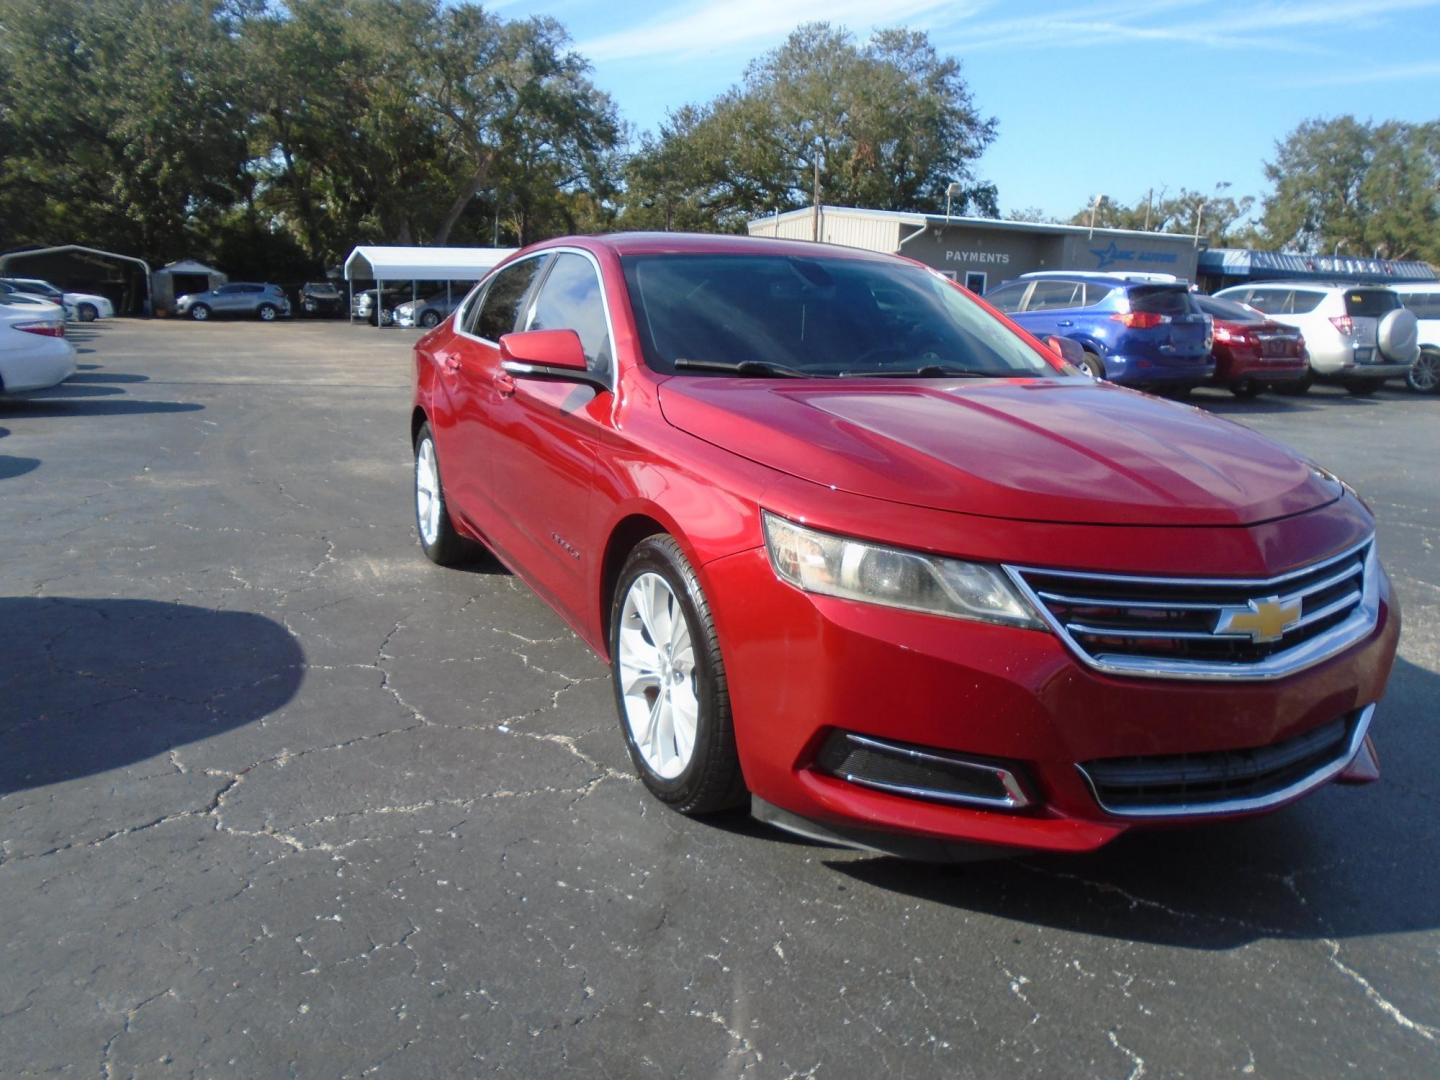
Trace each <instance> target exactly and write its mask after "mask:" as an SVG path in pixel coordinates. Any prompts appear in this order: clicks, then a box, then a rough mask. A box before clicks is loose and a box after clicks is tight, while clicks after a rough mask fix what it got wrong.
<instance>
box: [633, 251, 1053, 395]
mask: <svg viewBox="0 0 1440 1080" xmlns="http://www.w3.org/2000/svg"><path fill="white" fill-rule="evenodd" d="M621 262H622V265H623V267H624V270H625V281H626V284H627V286H628V287H629V291H630V299H631V303H632V304H633V306H634V308H635V316H636V322H637V325H638V327H639V330H640V344H641V349H642V351H643V352H644V356H645V362H646V363H647V364H648V365H649V366H650V367H651V368H653V369H654V370H656V371H658V372H661V373H664V374H667V375H668V374H674V373H675V372H676V370H677V367H678V369H679V370H682V371H684V372H685V373H686V374H705V373H706V365H713V369H712V370H711V371H710V373H712V374H725V373H726V370H727V369H728V371H729V373H730V374H735V373H737V366H739V367H743V368H744V370H739V371H738V373H739V374H764V372H762V371H760V370H759V368H761V367H771V368H774V369H777V370H783V371H785V372H787V373H789V374H792V375H793V374H803V375H807V376H831V377H835V376H842V375H860V374H865V375H869V374H877V375H884V374H910V375H917V374H922V373H923V374H925V375H933V376H936V377H939V376H944V375H951V374H983V375H995V376H1001V377H1004V376H1015V375H1026V376H1056V377H1059V376H1060V375H1061V373H1060V371H1058V370H1057V369H1056V368H1055V367H1052V366H1051V365H1050V364H1048V363H1047V362H1046V361H1045V359H1044V358H1043V357H1042V356H1041V355H1039V354H1038V353H1037V352H1036V351H1035V350H1034V349H1033V348H1031V347H1029V346H1028V345H1026V344H1025V342H1024V341H1023V340H1021V339H1020V338H1019V337H1017V336H1016V335H1015V334H1014V332H1013V331H1011V330H1010V329H1008V328H1007V327H1006V326H1005V325H1004V324H1003V323H1001V322H999V321H998V320H997V319H995V317H994V316H992V315H991V314H989V312H987V311H985V310H984V309H983V308H981V307H980V306H979V305H978V304H976V303H974V302H973V301H972V300H969V299H967V297H966V295H965V294H963V293H962V292H961V291H960V290H959V289H957V288H956V287H955V286H954V285H952V284H951V283H950V282H948V281H946V280H944V279H942V278H940V277H938V276H936V275H935V274H932V273H930V272H929V271H927V270H923V269H921V268H919V267H916V266H908V265H903V264H895V263H890V264H887V263H881V262H873V261H870V260H868V259H864V260H862V259H853V258H833V259H831V258H814V257H810V256H805V257H800V256H777V255H636V256H629V257H626V258H624V259H622V260H621ZM677 361H679V364H678V365H677Z"/></svg>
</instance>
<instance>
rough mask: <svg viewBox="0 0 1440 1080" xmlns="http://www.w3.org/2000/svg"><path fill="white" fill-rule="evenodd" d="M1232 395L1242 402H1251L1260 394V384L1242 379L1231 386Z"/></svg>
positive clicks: (1252, 380)
mask: <svg viewBox="0 0 1440 1080" xmlns="http://www.w3.org/2000/svg"><path fill="white" fill-rule="evenodd" d="M1230 393H1232V394H1234V395H1235V396H1236V397H1237V398H1239V399H1240V400H1241V401H1249V400H1250V399H1251V398H1253V397H1255V396H1257V395H1258V394H1259V393H1260V384H1259V383H1257V382H1256V381H1255V380H1254V379H1241V380H1240V381H1238V382H1233V383H1231V384H1230Z"/></svg>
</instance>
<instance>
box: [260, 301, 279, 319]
mask: <svg viewBox="0 0 1440 1080" xmlns="http://www.w3.org/2000/svg"><path fill="white" fill-rule="evenodd" d="M279 314H280V309H279V308H277V307H276V306H275V305H274V304H261V305H260V306H259V307H258V308H256V309H255V315H256V317H257V318H259V320H260V321H261V322H274V321H275V316H277V315H279Z"/></svg>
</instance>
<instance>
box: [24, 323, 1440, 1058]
mask: <svg viewBox="0 0 1440 1080" xmlns="http://www.w3.org/2000/svg"><path fill="white" fill-rule="evenodd" d="M72 340H74V341H75V342H76V344H77V345H78V346H79V347H80V348H81V349H82V350H83V353H82V355H81V357H80V361H81V365H82V370H81V371H80V373H79V374H77V375H76V376H75V377H74V378H72V379H71V380H70V381H69V382H67V383H66V384H65V385H64V386H62V387H60V388H58V389H57V390H56V391H54V392H53V393H52V394H51V395H49V396H47V397H43V398H34V399H30V400H26V401H21V402H13V401H6V402H0V643H3V652H0V911H3V912H4V918H5V922H6V932H5V935H4V939H5V940H4V943H3V945H0V1073H4V1074H5V1075H12V1076H29V1075H32V1074H41V1073H51V1072H61V1071H73V1072H74V1073H76V1074H81V1075H84V1074H94V1073H99V1074H100V1075H101V1076H107V1077H108V1076H116V1077H124V1076H130V1075H136V1076H168V1075H190V1074H194V1075H202V1076H244V1077H258V1076H280V1075H293V1076H304V1077H316V1076H332V1075H344V1076H361V1075H371V1074H374V1075H391V1076H469V1075H489V1074H500V1075H511V1076H535V1077H540V1076H549V1075H556V1074H561V1073H568V1072H576V1073H585V1074H586V1075H596V1076H610V1077H638V1076H655V1077H681V1076H684V1077H692V1076H695V1077H702V1076H703V1077H737V1076H754V1077H776V1078H782V1077H796V1078H798V1077H804V1076H812V1077H876V1076H895V1077H899V1076H912V1077H922V1076H944V1077H968V1076H975V1077H982V1076H996V1075H1005V1076H1010V1077H1025V1076H1037V1077H1038V1076H1047V1077H1053V1076H1100V1077H1116V1078H1124V1077H1130V1078H1139V1077H1141V1076H1142V1075H1143V1076H1149V1077H1169V1076H1178V1075H1189V1076H1201V1077H1203V1076H1228V1075H1236V1076H1259V1077H1290V1076H1294V1077H1315V1076H1338V1075H1342V1074H1343V1075H1355V1076H1364V1077H1379V1076H1404V1077H1412V1076H1419V1075H1436V1074H1437V1073H1440V813H1437V809H1440V805H1437V804H1440V799H1437V796H1440V786H1437V783H1436V779H1435V778H1436V775H1437V773H1440V735H1437V731H1436V721H1437V715H1436V705H1435V703H1436V701H1437V699H1440V558H1437V554H1436V547H1437V545H1440V397H1435V396H1432V397H1418V396H1416V395H1412V394H1408V393H1406V392H1405V391H1404V390H1403V388H1401V387H1400V386H1399V385H1398V384H1391V387H1390V388H1387V389H1386V390H1384V391H1382V392H1381V393H1380V394H1378V395H1377V396H1375V397H1373V398H1354V397H1350V396H1349V395H1347V394H1346V393H1345V392H1344V391H1343V390H1337V389H1330V388H1320V389H1317V390H1315V391H1312V392H1311V393H1310V394H1309V395H1306V396H1305V397H1299V398H1284V397H1275V396H1264V397H1261V398H1259V399H1257V400H1255V401H1252V402H1237V401H1235V400H1233V399H1232V398H1231V397H1230V395H1229V394H1228V393H1223V392H1219V391H1202V392H1200V393H1198V394H1196V395H1195V396H1194V398H1193V402H1194V404H1196V405H1198V406H1200V407H1204V408H1209V409H1213V410H1214V411H1217V412H1220V413H1223V414H1225V415H1227V416H1230V417H1232V418H1234V419H1236V420H1239V421H1240V422H1242V423H1245V424H1249V425H1251V426H1253V427H1255V428H1257V429H1259V430H1260V431H1262V432H1265V433H1267V434H1270V435H1273V436H1275V437H1277V438H1280V439H1282V440H1284V441H1286V442H1289V443H1291V444H1293V445H1295V446H1297V447H1299V448H1300V449H1302V450H1304V451H1305V452H1307V453H1309V454H1311V455H1312V456H1313V457H1315V458H1316V459H1317V460H1318V461H1319V462H1321V463H1322V464H1324V465H1326V466H1328V467H1330V468H1332V469H1333V470H1334V471H1335V472H1337V473H1338V474H1339V475H1340V476H1342V477H1343V478H1345V479H1346V480H1348V481H1349V482H1351V483H1352V484H1353V485H1355V486H1356V487H1357V488H1358V489H1359V491H1360V493H1361V494H1362V495H1363V496H1364V497H1366V499H1367V500H1368V501H1369V502H1370V504H1371V506H1372V507H1373V509H1374V510H1375V512H1376V514H1377V516H1378V518H1379V522H1380V527H1379V543H1380V549H1381V552H1382V555H1383V558H1384V560H1385V563H1386V565H1387V567H1388V569H1389V572H1390V574H1391V576H1392V578H1393V579H1394V582H1395V585H1396V589H1397V592H1398V594H1399V596H1400V598H1401V602H1402V606H1403V609H1404V614H1405V619H1406V623H1405V631H1404V635H1403V638H1402V641H1401V645H1400V658H1399V659H1398V660H1397V664H1396V668H1395V672H1394V675H1393V676H1392V680H1391V683H1390V689H1389V693H1388V695H1387V697H1386V698H1385V700H1384V702H1383V703H1382V704H1381V706H1380V710H1379V712H1378V714H1377V717H1376V721H1375V729H1374V734H1375V740H1376V744H1377V747H1378V750H1379V754H1380V759H1381V766H1382V772H1383V778H1382V780H1381V782H1380V783H1378V784H1374V785H1370V786H1368V787H1361V788H1339V787H1333V786H1332V787H1329V788H1327V789H1325V790H1323V791H1321V792H1319V793H1318V794H1317V795H1315V796H1314V797H1312V798H1310V799H1308V800H1305V801H1304V802H1302V803H1301V804H1299V805H1297V806H1294V807H1291V808H1289V809H1287V810H1285V811H1283V812H1281V813H1279V814H1276V815H1272V816H1269V817H1266V818H1262V819H1258V820H1252V821H1249V822H1244V823H1240V824H1232V825H1228V826H1224V827H1218V826H1217V827H1202V828H1196V829H1190V830H1184V831H1160V832H1155V833H1151V834H1149V835H1144V836H1136V837H1128V838H1125V839H1123V840H1122V841H1120V842H1118V843H1117V844H1115V845H1112V847H1111V848H1109V849H1107V850H1105V851H1104V852H1102V853H1101V854H1098V855H1095V856H1090V857H1084V858H1059V857H1035V858H1024V859H1015V860H1009V861H1001V862H992V863H976V864H966V865H956V866H932V865H923V864H907V863H904V862H900V861H896V860H891V859H885V858H879V857H874V856H871V855H868V854H865V853H861V852H851V851H843V850H838V849H834V848H827V847H822V846H818V845H813V844H808V843H805V842H803V841H800V840H798V839H795V838H791V837H787V836H785V835H782V834H779V833H775V832H772V831H770V830H768V829H767V828H765V827H762V826H760V825H757V824H754V823H751V822H750V821H749V820H748V819H731V820H725V821H719V822H715V821H695V820H690V819H686V818H683V817H681V816H679V815H677V814H674V813H671V812H668V811H667V810H665V809H663V808H662V807H661V806H660V805H659V804H658V803H656V802H655V801H653V800H652V799H651V798H650V797H649V796H647V795H646V793H645V791H644V789H643V788H642V787H641V786H640V784H639V783H638V782H637V781H636V780H635V779H634V778H633V776H632V773H631V770H630V764H629V761H628V759H627V757H626V754H625V749H624V745H623V743H622V741H621V738H620V735H619V732H618V730H617V723H616V720H615V710H614V704H613V700H612V697H611V690H610V684H609V675H608V671H607V669H606V667H605V666H604V665H603V664H602V663H601V662H600V661H599V660H597V659H596V658H595V657H594V656H593V655H592V654H590V653H589V652H588V650H587V649H586V648H585V647H584V646H582V645H581V644H580V642H579V641H578V640H577V639H576V638H575V637H574V636H573V635H572V634H570V633H569V632H568V631H567V630H566V629H565V627H564V626H563V625H562V623H561V622H560V620H559V618H558V617H556V616H555V615H554V614H552V613H551V611H550V610H549V609H548V608H547V607H546V606H545V605H544V604H542V603H541V602H540V601H539V600H538V599H537V598H536V597H535V596H534V595H533V594H532V593H531V592H530V591H529V590H528V589H527V588H526V587H525V586H523V585H522V584H521V583H519V582H518V581H517V580H515V579H514V578H513V577H512V576H510V575H509V574H507V573H506V572H504V571H503V570H502V569H500V568H499V567H498V566H497V565H495V564H493V563H489V562H482V563H479V564H477V565H475V566H473V567H471V568H469V569H468V570H462V571H447V570H442V569H440V568H438V567H435V566H432V565H430V564H429V563H428V562H426V561H425V559H424V558H423V557H422V555H421V554H420V551H419V549H418V547H417V546H416V543H415V539H414V528H413V523H412V513H411V501H410V500H411V486H410V485H411V474H410V447H409V445H408V443H407V434H408V405H409V394H410V369H409V342H410V341H411V340H413V334H412V333H411V332H408V331H400V330H387V331H378V330H374V329H371V328H368V327H363V326H349V325H347V324H345V323H325V322H294V323H284V324H277V325H260V324H257V323H250V322H231V323H218V322H217V323H210V324H204V325H202V324H192V323H186V322H180V321H153V322H142V321H126V320H120V321H104V322H100V323H96V324H91V325H89V326H86V327H83V328H77V329H75V330H74V331H73V333H72Z"/></svg>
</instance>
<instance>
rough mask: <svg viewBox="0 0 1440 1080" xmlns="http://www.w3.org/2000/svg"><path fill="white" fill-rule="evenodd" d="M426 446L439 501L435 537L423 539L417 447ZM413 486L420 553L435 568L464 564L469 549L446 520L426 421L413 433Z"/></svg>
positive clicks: (442, 487) (447, 512)
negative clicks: (427, 445)
mask: <svg viewBox="0 0 1440 1080" xmlns="http://www.w3.org/2000/svg"><path fill="white" fill-rule="evenodd" d="M426 443H428V444H429V446H430V452H431V454H433V455H434V462H435V496H436V498H437V499H438V500H439V503H440V507H439V522H438V524H437V526H436V529H435V535H434V537H433V538H432V539H430V540H427V539H426V537H425V533H426V529H425V526H424V523H422V522H421V520H420V470H421V448H422V447H423V446H424V445H425V444H426ZM413 475H414V486H413V487H412V489H411V493H412V498H411V503H412V504H413V506H414V510H415V535H416V536H417V537H418V538H419V540H420V550H421V551H423V552H425V557H426V558H427V559H429V560H430V561H431V562H433V563H435V564H436V565H437V566H457V565H459V564H460V563H462V562H465V561H466V560H467V559H468V558H469V557H470V555H471V553H472V551H473V549H472V548H471V546H470V544H469V542H468V541H466V539H465V538H464V537H463V536H461V535H460V534H459V533H458V532H456V531H455V525H454V523H453V522H452V521H451V520H450V507H449V505H448V504H447V503H446V501H445V485H444V483H443V481H442V480H441V473H440V455H439V454H438V453H437V452H436V450H435V436H434V434H432V433H431V431H430V422H429V421H428V420H427V421H426V422H425V423H423V424H421V425H420V430H419V431H418V432H416V434H415V469H414V474H413Z"/></svg>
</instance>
